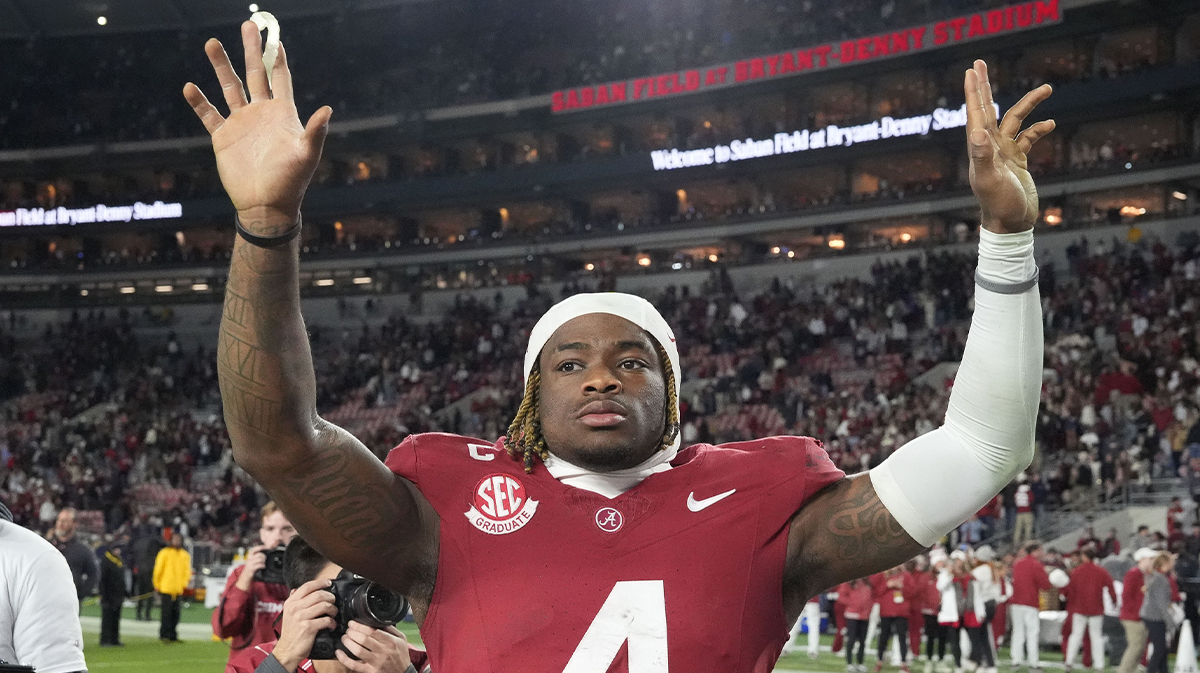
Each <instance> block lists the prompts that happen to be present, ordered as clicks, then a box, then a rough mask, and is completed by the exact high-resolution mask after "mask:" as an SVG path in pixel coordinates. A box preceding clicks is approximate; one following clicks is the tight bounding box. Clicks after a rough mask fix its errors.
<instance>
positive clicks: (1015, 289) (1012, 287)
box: [975, 267, 1042, 294]
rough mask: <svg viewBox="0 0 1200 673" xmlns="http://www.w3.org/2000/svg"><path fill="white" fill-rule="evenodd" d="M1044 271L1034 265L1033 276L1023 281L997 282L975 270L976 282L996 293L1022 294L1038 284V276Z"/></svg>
mask: <svg viewBox="0 0 1200 673" xmlns="http://www.w3.org/2000/svg"><path fill="white" fill-rule="evenodd" d="M1041 273H1042V271H1041V269H1039V268H1037V267H1034V271H1033V278H1030V279H1029V280H1027V281H1024V282H1022V283H996V282H994V281H990V280H988V279H986V278H984V277H983V276H981V275H979V270H978V269H976V270H975V284H976V285H978V286H979V287H981V288H983V289H985V290H987V291H988V292H995V293H996V294H1022V293H1024V292H1028V291H1029V290H1032V289H1033V288H1034V287H1036V286H1037V283H1038V276H1040V275H1041Z"/></svg>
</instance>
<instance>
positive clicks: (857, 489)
mask: <svg viewBox="0 0 1200 673" xmlns="http://www.w3.org/2000/svg"><path fill="white" fill-rule="evenodd" d="M847 482H848V483H847V484H846V485H845V486H844V488H845V489H846V492H845V494H844V497H843V498H842V500H841V502H839V503H838V505H837V507H836V508H835V509H834V510H833V512H832V515H831V516H830V517H829V522H828V523H827V524H826V526H827V527H828V530H829V533H830V534H831V535H832V538H833V540H834V541H835V544H834V551H835V553H836V555H837V559H838V560H840V561H850V560H859V559H862V558H864V557H868V556H870V557H876V558H877V557H880V556H881V555H883V554H886V553H887V552H892V551H895V552H907V551H911V552H912V553H914V554H915V553H917V552H918V551H919V549H917V548H916V547H919V545H918V544H917V543H916V542H915V541H914V540H913V539H912V537H910V536H909V534H908V533H907V532H905V530H904V528H903V527H901V526H900V523H899V522H898V521H896V517H894V516H892V513H891V512H889V511H888V510H887V508H886V507H884V506H883V503H882V502H881V501H880V500H879V496H878V495H876V494H875V488H874V487H873V486H872V485H871V481H870V479H868V478H865V477H860V478H858V479H849V480H847Z"/></svg>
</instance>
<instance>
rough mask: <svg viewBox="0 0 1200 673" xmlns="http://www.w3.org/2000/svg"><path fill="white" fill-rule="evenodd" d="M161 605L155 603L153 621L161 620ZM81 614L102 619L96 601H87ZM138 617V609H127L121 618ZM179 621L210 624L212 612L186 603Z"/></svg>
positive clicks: (123, 611) (200, 606) (198, 605)
mask: <svg viewBox="0 0 1200 673" xmlns="http://www.w3.org/2000/svg"><path fill="white" fill-rule="evenodd" d="M160 606H161V603H158V602H155V605H154V611H153V612H152V613H151V615H152V617H153V621H156V622H157V621H158V619H159V607H160ZM79 614H81V615H84V616H86V617H96V618H99V617H100V604H99V603H97V602H96V599H95V598H93V599H91V600H88V601H85V602H84V604H83V605H82V606H81V607H80V610H79ZM136 615H137V609H136V608H132V607H126V608H125V609H124V610H122V611H121V616H122V617H124V618H125V619H133V618H134V617H135V616H136ZM179 621H180V622H183V623H185V624H208V623H209V622H211V621H212V610H209V609H207V608H205V607H204V605H202V604H197V603H185V604H184V605H183V606H181V609H180V610H179Z"/></svg>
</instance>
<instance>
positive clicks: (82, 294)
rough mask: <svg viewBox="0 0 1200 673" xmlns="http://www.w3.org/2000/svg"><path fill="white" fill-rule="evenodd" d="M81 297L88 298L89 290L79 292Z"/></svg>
mask: <svg viewBox="0 0 1200 673" xmlns="http://www.w3.org/2000/svg"><path fill="white" fill-rule="evenodd" d="M79 296H80V297H86V296H88V291H87V290H80V291H79Z"/></svg>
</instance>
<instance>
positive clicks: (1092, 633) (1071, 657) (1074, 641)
mask: <svg viewBox="0 0 1200 673" xmlns="http://www.w3.org/2000/svg"><path fill="white" fill-rule="evenodd" d="M1103 627H1104V615H1096V616H1094V617H1088V616H1085V615H1080V614H1073V615H1071V638H1070V639H1069V640H1067V665H1068V666H1072V665H1074V664H1075V655H1077V654H1079V647H1080V646H1081V645H1083V630H1084V629H1085V628H1086V629H1087V631H1088V636H1089V637H1090V638H1091V639H1092V668H1094V669H1096V670H1097V671H1100V670H1103V669H1104V636H1103V631H1102V629H1103Z"/></svg>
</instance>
